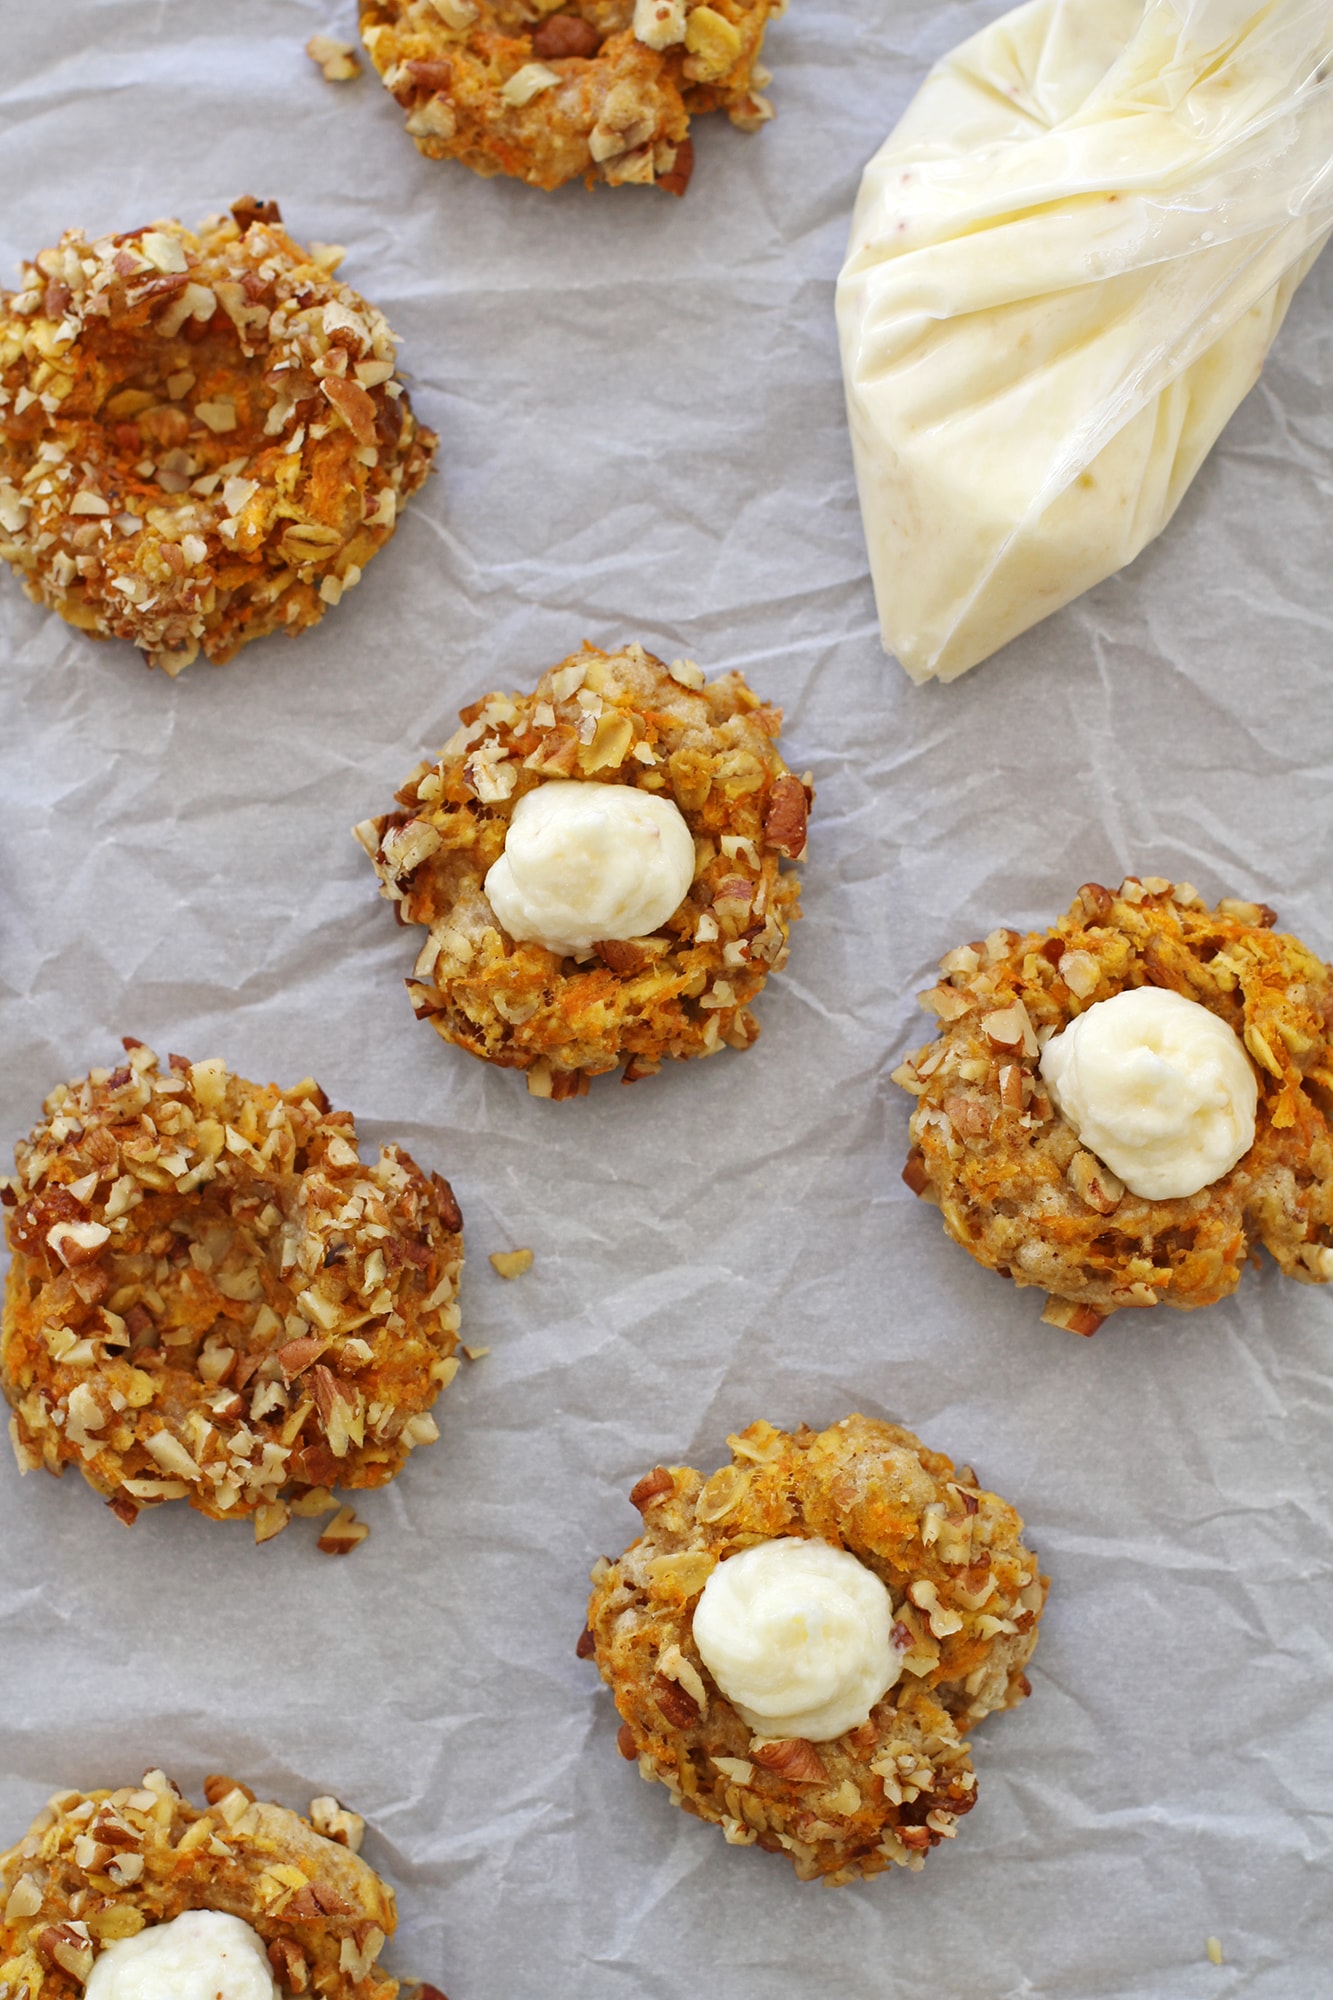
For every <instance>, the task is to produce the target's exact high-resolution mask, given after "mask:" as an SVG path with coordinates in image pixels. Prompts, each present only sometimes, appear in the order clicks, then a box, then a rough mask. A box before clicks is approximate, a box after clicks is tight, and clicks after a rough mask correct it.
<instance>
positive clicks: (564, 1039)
mask: <svg viewBox="0 0 1333 2000" xmlns="http://www.w3.org/2000/svg"><path fill="white" fill-rule="evenodd" d="M781 722H782V714H781V711H780V710H779V709H776V708H769V707H765V706H764V704H763V703H762V702H761V701H760V699H759V697H758V696H757V695H755V694H752V693H751V692H750V689H749V688H748V687H747V686H746V684H745V682H744V681H743V680H742V678H741V676H740V675H739V674H738V673H729V674H723V675H721V676H720V677H719V678H718V679H717V680H714V681H705V679H704V676H703V674H702V672H701V671H700V669H699V668H698V667H696V666H695V665H694V664H693V662H692V661H689V660H675V661H673V662H672V664H671V665H670V666H664V665H663V663H662V661H661V660H657V659H654V658H653V656H652V655H651V654H650V653H646V652H645V651H644V650H643V648H642V646H627V647H626V648H625V649H624V650H623V651H622V652H618V653H603V652H600V651H598V649H597V648H596V647H593V646H588V647H585V648H584V650H583V651H582V652H581V653H576V654H574V655H573V656H572V657H571V658H570V659H567V660H565V661H563V662H562V663H561V665H559V666H557V667H553V668H552V669H551V671H550V672H549V673H547V674H543V676H542V678H541V680H540V681H539V682H538V683H537V686H536V688H535V689H534V691H533V692H532V693H531V694H491V695H487V696H485V697H484V699H482V700H481V701H477V702H474V703H473V704H472V706H471V707H470V708H466V709H464V710H463V714H462V725H463V726H462V727H461V728H460V729H459V730H457V731H456V732H455V734H454V735H453V736H451V737H450V739H449V741H448V742H447V743H446V744H445V746H444V748H443V750H442V751H441V752H440V754H439V756H438V757H437V758H436V759H435V761H434V762H433V763H426V764H419V765H418V766H417V768H416V770H415V771H413V772H412V774H411V776H410V777H409V778H408V779H407V782H406V783H405V784H404V786H403V788H402V790H401V791H400V792H399V793H398V801H399V805H398V810H397V811H396V812H392V813H386V814H384V815H382V816H381V817H380V818H378V819H371V820H366V821H365V822H364V823H363V824H362V825H361V826H359V827H357V828H356V835H357V838H358V839H359V840H360V842H361V843H362V845H363V846H364V848H365V849H366V852H367V853H368V854H369V855H370V858H371V860H372V861H373V863H374V866H375V872H376V874H377V875H378V876H379V879H380V893H381V895H383V896H386V897H388V899H389V900H390V901H391V902H392V903H393V904H394V906H395V909H396V912H397V915H398V918H399V921H400V922H402V923H407V924H422V925H424V926H425V928H426V931H427V933H428V935H427V937H426V941H425V943H424V944H423V946H422V948H421V951H420V954H419V956H418V958H417V961H416V966H415V969H414V973H413V976H412V978H411V979H410V980H409V981H408V992H409V994H410V996H411V999H412V1004H413V1007H414V1008H415V1009H416V1012H417V1014H418V1016H419V1017H421V1018H422V1019H424V1020H428V1021H429V1022H430V1024H431V1026H432V1027H433V1028H434V1029H435V1030H436V1032H437V1033H438V1034H439V1035H441V1036H442V1037H443V1038H444V1040H445V1041H447V1042H456V1043H457V1044H458V1046H459V1047H460V1048H464V1049H468V1050H470V1051H471V1053H472V1054H473V1055H476V1056H481V1057H482V1058H483V1059H484V1060H485V1061H487V1062H491V1063H497V1064H499V1065H501V1066H502V1067H504V1068H507V1069H521V1070H524V1071H526V1073H527V1079H528V1089H529V1090H530V1091H532V1092H533V1094H534V1095H535V1096H538V1097H554V1098H565V1097H574V1096H578V1095H580V1094H582V1093H583V1092H584V1091H586V1090H587V1087H588V1079H589V1077H592V1076H598V1075H601V1074H603V1073H604V1072H606V1071H608V1070H613V1069H615V1068H617V1067H618V1066H623V1070H624V1081H625V1082H626V1083H632V1082H634V1081H635V1080H636V1079H637V1078H639V1077H644V1076H650V1075H652V1074H654V1073H655V1072H656V1071H657V1070H658V1069H659V1068H660V1067H661V1065H662V1063H663V1062H664V1061H667V1060H668V1059H678V1058H682V1057H689V1056H710V1055H715V1054H716V1053H717V1052H718V1051H719V1050H720V1049H721V1048H723V1047H724V1046H726V1047H730V1048H733V1049H745V1048H748V1047H749V1046H750V1044H751V1043H752V1042H753V1041H754V1040H755V1038H756V1037H757V1035H758V1033H759V1025H758V1023H757V1022H756V1020H755V1019H754V1016H753V1015H752V1014H751V1013H750V1011H749V1008H750V1003H751V1002H752V1001H753V1000H754V999H755V998H756V997H757V995H758V994H759V992H760V990H761V989H762V987H763V985H764V982H765V981H766V979H767V978H768V975H769V973H770V972H774V971H777V970H779V969H780V968H781V967H782V966H783V965H784V964H785V963H786V958H787V938H788V933H789V932H790V930H791V926H792V924H793V923H794V922H795V921H796V919H797V917H798V916H799V914H800V910H799V907H798V904H799V896H800V891H799V888H798V886H797V882H796V878H795V876H794V875H793V874H791V873H789V872H787V871H786V870H784V868H783V865H782V864H783V863H784V861H796V860H799V859H800V858H801V857H802V855H803V854H804V852H805V839H806V816H807V813H808V811H809V807H810V803H811V800H812V798H813V796H814V794H813V792H812V790H811V788H810V785H809V782H808V781H807V780H805V779H802V778H796V777H793V776H792V774H791V772H790V771H788V769H787V767H786V765H785V764H784V763H783V761H782V758H781V757H780V756H779V754H778V747H777V737H778V731H779V728H780V725H781Z"/></svg>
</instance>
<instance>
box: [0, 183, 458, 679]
mask: <svg viewBox="0 0 1333 2000" xmlns="http://www.w3.org/2000/svg"><path fill="white" fill-rule="evenodd" d="M342 254H343V253H342V251H341V250H339V249H337V248H336V247H328V246H320V245H317V246H315V247H313V248H311V249H309V250H306V249H303V248H302V247H301V245H300V244H299V243H296V242H294V241H293V239H292V238H291V237H290V236H289V235H288V234H287V232H286V230H285V229H284V228H283V226H282V219H281V217H280V215H279V213H278V206H277V203H276V202H271V201H269V202H262V203H260V202H256V201H253V200H250V199H246V200H242V201H238V202H237V203H236V204H235V205H234V206H233V208H232V211H231V213H230V214H229V215H226V216H223V217H220V218H219V217H214V218H212V219H211V220H210V221H208V222H205V223H203V224H202V225H201V226H200V228H199V230H198V232H197V233H196V232H195V231H193V230H189V229H184V228H182V226H181V224H180V223H179V222H171V221H168V222H155V223H153V224H151V225H150V226H149V227H147V228H143V229H131V230H128V231H126V232H125V233H124V234H122V235H119V236H99V237H97V238H96V239H95V240H94V241H92V242H89V241H88V240H87V239H86V238H85V237H84V235H83V234H82V232H81V231H79V230H77V229H72V230H69V231H68V232H67V233H66V234H65V235H64V236H62V237H61V239H60V242H59V243H58V244H57V245H56V247H55V248H54V249H53V250H43V251H41V252H40V253H39V254H38V255H37V257H35V258H34V259H33V261H32V263H31V264H29V265H27V266H26V267H25V269H24V272H23V286H22V289H21V290H20V291H18V292H12V293H6V294H0V557H3V558H4V560H5V561H6V562H8V563H10V564H11V565H12V566H13V568H14V569H16V570H17V571H18V573H19V575H20V577H21V578H22V580H23V586H24V589H25V590H26V591H27V593H28V596H29V597H31V598H32V599H33V600H34V601H35V602H36V603H39V604H45V605H48V606H49V607H50V609H51V610H53V611H56V612H58V613H59V614H60V616H61V617H62V618H64V619H66V620H67V621H68V622H69V623H70V624H71V625H76V626H78V627H79V629H80V630H81V631H84V632H88V633H91V634H92V636H93V637H94V638H113V639H128V640H129V642H130V644H131V645H134V646H138V647H139V648H140V650H141V651H142V653H143V655H144V657H145V659H146V660H147V662H148V664H149V666H150V667H162V668H164V669H165V671H166V672H167V673H168V674H178V673H179V672H180V671H181V669H182V667H186V666H188V665H189V664H190V662H191V661H192V660H193V659H195V658H196V657H197V656H198V654H199V653H200V652H201V651H202V652H203V653H204V654H205V655H206V657H207V658H208V659H210V660H229V659H231V658H232V656H233V654H235V653H237V652H239V650H240V648H241V647H242V646H244V645H246V644H247V643H248V642H249V641H250V640H251V639H258V638H261V637H262V636H263V635H264V634H265V633H267V632H274V631H280V632H289V633H296V632H301V631H304V630H305V628H306V627H307V626H309V625H313V624H315V623H316V621H317V620H318V619H320V618H322V617H323V616H324V613H325V612H326V611H327V610H328V608H329V606H330V605H333V604H336V603H337V602H338V600H339V598H340V597H341V596H342V594H343V592H344V591H346V590H350V589H351V588H352V586H353V584H355V583H357V582H359V580H360V577H361V573H362V571H363V570H364V568H365V566H366V564H367V563H368V562H369V561H370V559H371V557H372V556H373V555H374V554H375V553H376V551H377V550H378V549H380V548H382V547H383V545H384V543H385V542H387V541H388V539H389V537H390V535H391V534H392V533H393V530H394V523H395V521H396V520H397V518H398V511H399V509H400V508H401V506H402V505H403V503H404V502H405V501H406V499H407V497H408V495H409V494H411V493H413V492H415V491H416V489H417V487H418V486H420V485H421V482H422V481H423V479H424V478H425V477H426V474H427V472H428V471H429V470H430V463H431V456H432V454H433V452H434V450H435V444H436V439H435V437H434V435H433V433H432V432H430V431H428V430H423V429H421V428H420V426H419V425H418V424H417V422H416V419H415V418H414V417H413V415H412V410H411V406H410V404H409V402H408V399H407V393H406V391H405V390H404V388H403V385H402V383H401V382H400V381H399V380H398V378H397V373H396V352H395V347H394V338H393V335H392V333H391V332H390V331H389V328H388V325H387V324H386V322H385V320H384V318H383V316H382V315H381V314H380V313H378V312H377V311H376V310H375V308H374V306H372V305H369V304H367V302H366V300H365V299H363V298H362V297H361V296H360V295H359V294H358V293H356V292H354V291H352V290H351V288H350V287H349V286H347V285H344V284H340V283H339V282H338V280H337V279H336V278H335V277H334V275H333V273H334V270H335V269H336V267H337V265H338V263H339V261H340V259H341V257H342Z"/></svg>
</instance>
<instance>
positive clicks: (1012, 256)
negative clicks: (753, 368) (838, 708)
mask: <svg viewBox="0 0 1333 2000" xmlns="http://www.w3.org/2000/svg"><path fill="white" fill-rule="evenodd" d="M1331 229H1333V4H1330V0H1269V4H1268V5H1267V6H1260V7H1256V6H1254V5H1253V4H1252V0H1031V4H1029V5H1027V6H1023V7H1019V8H1017V9H1016V10H1015V11H1014V12H1013V13H1010V14H1006V15H1004V16H1003V17H1002V18H1001V19H1000V20H998V21H996V22H995V23H994V24H993V25H992V26H991V27H989V28H987V29H986V30H985V31H984V32H983V33H981V34H979V35H976V36H974V37H973V38H972V39H971V40H970V41H967V42H964V43H963V44H962V45H961V47H959V48H958V49H956V50H954V52H953V53H952V55H949V56H947V57H945V58H944V60H943V61H942V62H940V63H939V64H937V65H936V67H935V68H934V69H933V70H932V71H931V72H930V74H929V76H928V77H927V78H926V81H925V83H924V84H923V85H922V87H921V89H920V91H919V92H918V94H917V96H916V98H915V99H914V100H913V102H912V103H911V104H910V105H909V107H908V109H907V112H906V114H905V115H904V117H903V118H902V120H901V121H900V123H899V124H898V126H897V127H896V129H895V130H894V131H893V132H892V133H891V134H890V136H889V138H888V139H887V140H886V141H885V143H884V145H883V146H882V147H881V148H880V150H879V152H878V153H877V154H876V155H875V157H874V158H873V159H872V160H871V162H870V164H869V165H868V166H867V168H866V170H865V173H864V176H863V178H862V182H861V190H860V194H859V197H858V199H857V203H856V208H855V212H854V216H853V221H852V231H851V240H850V243H849V246H848V252H847V259H846V263H845V264H844V267H843V270H842V274H841V277H840V279H839V282H838V297H837V312H838V332H839V340H840V344H841V350H842V365H843V376H844V381H845V386H846V392H847V410H848V418H849V422H850V425H851V434H852V446H853V455H854V458H855V462H856V477H857V487H858V491H859V494H860V500H861V515H862V521H863V524H864V527H865V533H866V541H867V544H868V546H869V552H870V567H871V573H872V576H873V579H874V585H875V599H876V605H877V608H878V612H879V619H880V630H881V635H882V638H883V642H884V647H885V650H886V652H890V653H893V654H895V655H896V656H897V658H898V659H899V660H900V661H901V663H902V665H903V666H904V667H905V668H906V670H907V672H908V673H909V674H910V675H911V677H912V678H913V680H916V681H925V680H929V679H931V678H938V679H940V680H953V679H954V678H955V677H956V676H957V675H959V674H961V673H965V672H966V671H967V669H968V668H969V667H973V666H976V665H977V664H978V662H979V661H981V660H984V659H986V658H988V657H989V655H990V654H992V653H994V652H996V651H997V650H998V649H999V648H1000V647H1001V646H1003V645H1005V644H1006V643H1007V642H1008V641H1009V640H1010V639H1013V638H1015V637H1017V635H1018V634H1019V633H1020V632H1024V631H1026V630H1027V629H1028V627H1029V626H1032V625H1035V624H1036V623H1037V621H1038V620H1039V619H1042V618H1044V617H1046V616H1047V615H1048V614H1049V613H1051V612H1053V611H1057V610H1059V609H1060V607H1061V606H1062V605H1064V604H1067V603H1069V602H1070V600H1071V599H1072V598H1074V597H1077V596H1078V595H1079V594H1080V593H1081V592H1083V591H1085V590H1088V589H1090V588H1091V586H1092V585H1093V584H1095V583H1099V582H1100V581H1101V580H1102V579H1103V578H1104V577H1107V576H1110V575H1111V574H1112V573H1113V572H1114V571H1116V570H1118V569H1121V568H1122V567H1123V566H1124V565H1125V564H1126V563H1128V562H1130V561H1132V560H1133V558H1134V557H1135V556H1136V555H1137V554H1138V553H1139V551H1140V550H1141V549H1142V548H1143V547H1144V546H1145V545H1146V544H1147V543H1148V542H1150V541H1151V540H1152V539H1153V537H1154V536H1156V535H1158V534H1160V532H1161V531H1162V529H1163V528H1164V527H1165V526H1166V524H1167V522H1168V521H1169V520H1170V519H1171V516H1172V514H1173V513H1174V512H1175V510H1176V508H1177V506H1178V505H1179V504H1180V501H1181V498H1182V497H1183V495H1184V493H1185V492H1186V490H1187V488H1188V487H1189V484H1190V482H1191V480H1192V479H1193V478H1194V475H1195V473H1196V472H1197V471H1198V469H1199V467H1200V465H1201V464H1202V463H1203V460H1204V459H1205V457H1206V456H1207V454H1208V452H1209V450H1210V449H1211V448H1212V445H1213V443H1214V441H1215V440H1216V438H1217V436H1218V434H1219V433H1220V431H1221V430H1222V427H1223V425H1224V424H1225V423H1226V421H1227V419H1228V418H1229V417H1230V416H1231V414H1232V412H1233V411H1234V410H1235V408H1236V406H1237V404H1238V403H1239V402H1240V401H1241V399H1242V397H1244V396H1245V394H1246V393H1247V392H1248V390H1249V389H1251V388H1252V387H1253V385H1254V383H1255V382H1256V381H1257V379H1258V376H1259V372H1260V370H1261V369H1262V367H1263V363H1264V359H1265V357H1266V355H1267V353H1268V350H1269V347H1270V346H1271V345H1272V342H1273V340H1274V338H1275V337H1276V335H1277V332H1278V329H1279V328H1280V326H1281V324H1282V321H1283V318H1284V316H1285V314H1286V311H1287V307H1288V306H1289V305H1290V303H1291V300H1292V297H1293V295H1294V293H1295V291H1296V287H1297V286H1298V285H1299V284H1300V282H1301V280H1302V278H1303V277H1304V276H1305V275H1306V273H1307V272H1308V271H1309V269H1310V267H1311V265H1312V264H1313V262H1314V260H1315V258H1316V257H1317V255H1318V254H1319V251H1320V249H1321V248H1322V247H1323V244H1324V242H1325V240H1326V239H1327V236H1328V234H1329V232H1330V230H1331Z"/></svg>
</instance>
